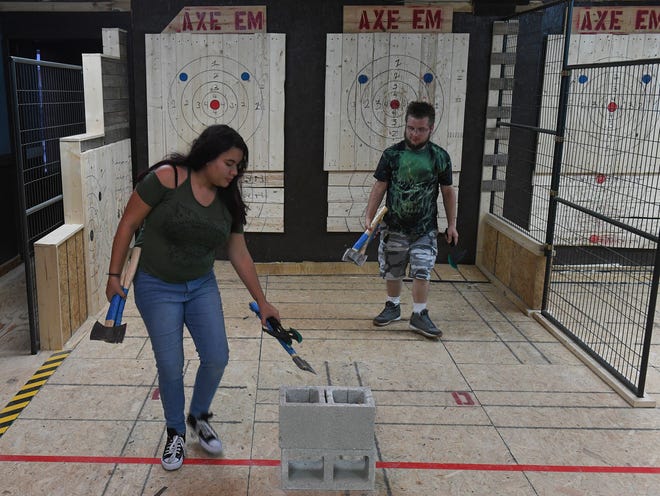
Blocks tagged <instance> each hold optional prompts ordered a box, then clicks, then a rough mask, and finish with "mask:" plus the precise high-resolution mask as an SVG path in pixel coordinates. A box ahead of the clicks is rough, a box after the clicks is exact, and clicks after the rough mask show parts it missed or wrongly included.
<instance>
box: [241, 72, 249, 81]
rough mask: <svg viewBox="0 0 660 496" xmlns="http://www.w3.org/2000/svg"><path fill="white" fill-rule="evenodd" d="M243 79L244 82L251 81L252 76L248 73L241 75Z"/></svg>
mask: <svg viewBox="0 0 660 496" xmlns="http://www.w3.org/2000/svg"><path fill="white" fill-rule="evenodd" d="M241 79H242V80H243V81H249V80H250V74H249V73H247V72H244V73H242V74H241Z"/></svg>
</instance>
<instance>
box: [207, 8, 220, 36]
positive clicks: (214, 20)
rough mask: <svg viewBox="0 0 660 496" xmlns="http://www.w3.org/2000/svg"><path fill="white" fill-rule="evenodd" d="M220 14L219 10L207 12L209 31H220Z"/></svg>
mask: <svg viewBox="0 0 660 496" xmlns="http://www.w3.org/2000/svg"><path fill="white" fill-rule="evenodd" d="M221 14H222V12H220V11H219V10H216V11H211V12H209V29H210V30H211V31H220V30H221V29H222V26H220V15H221Z"/></svg>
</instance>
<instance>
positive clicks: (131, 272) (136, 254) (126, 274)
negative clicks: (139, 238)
mask: <svg viewBox="0 0 660 496" xmlns="http://www.w3.org/2000/svg"><path fill="white" fill-rule="evenodd" d="M141 251H142V248H140V247H139V246H135V247H133V249H132V250H131V253H130V255H129V259H128V263H127V264H126V266H125V267H124V270H123V271H122V275H121V287H122V289H123V290H124V292H125V293H126V294H128V290H129V289H130V287H131V284H132V283H133V277H135V272H137V266H138V262H139V261H140V253H141ZM125 304H126V299H125V298H122V297H121V296H119V295H117V294H116V295H114V296H113V297H112V301H111V302H110V308H109V309H108V314H107V315H106V321H105V323H106V325H110V326H113V325H114V326H117V325H121V319H122V317H123V316H124V305H125ZM111 312H113V313H111ZM108 322H110V323H109V324H108Z"/></svg>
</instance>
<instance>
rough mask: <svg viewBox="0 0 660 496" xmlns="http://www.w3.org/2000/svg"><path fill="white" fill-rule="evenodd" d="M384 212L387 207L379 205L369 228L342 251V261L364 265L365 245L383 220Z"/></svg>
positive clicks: (365, 256)
mask: <svg viewBox="0 0 660 496" xmlns="http://www.w3.org/2000/svg"><path fill="white" fill-rule="evenodd" d="M386 213H387V207H386V206H382V207H380V209H379V210H378V212H376V215H375V217H374V218H373V220H372V221H371V226H370V228H369V229H367V230H365V231H364V232H363V233H362V235H361V236H360V238H359V239H358V240H357V241H356V242H355V244H354V245H353V246H352V247H350V248H348V249H347V250H346V251H345V252H344V256H342V257H341V259H342V261H344V262H353V263H354V264H356V265H359V266H360V267H362V266H363V265H364V262H366V261H367V253H366V251H367V246H369V243H370V242H371V240H372V239H373V237H374V235H375V234H376V231H377V230H378V229H377V227H378V225H379V224H380V222H381V221H382V220H383V217H384V216H385V214H386Z"/></svg>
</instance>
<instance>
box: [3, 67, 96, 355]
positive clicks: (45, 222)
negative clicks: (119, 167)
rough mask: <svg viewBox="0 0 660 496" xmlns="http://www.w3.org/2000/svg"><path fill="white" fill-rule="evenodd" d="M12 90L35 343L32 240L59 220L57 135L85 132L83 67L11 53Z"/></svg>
mask: <svg viewBox="0 0 660 496" xmlns="http://www.w3.org/2000/svg"><path fill="white" fill-rule="evenodd" d="M11 85H12V86H11V94H12V103H13V119H14V122H13V124H14V126H13V128H14V143H15V155H16V164H17V173H16V177H17V178H18V198H19V208H18V210H19V216H20V229H21V236H20V250H21V255H22V258H23V262H24V266H25V279H26V288H27V302H28V315H29V321H30V348H31V352H32V354H36V353H37V352H38V351H39V348H40V340H39V320H38V305H37V283H36V274H35V266H34V242H35V241H37V240H39V239H40V238H41V237H43V236H45V235H46V234H48V233H49V232H51V231H53V230H55V229H57V228H58V227H59V226H61V225H63V224H64V209H63V198H62V170H61V163H60V141H59V140H60V138H62V137H66V136H72V135H76V134H82V133H84V132H85V97H84V91H83V74H82V67H81V66H76V65H68V64H59V63H54V62H44V61H40V60H31V59H24V58H20V57H11Z"/></svg>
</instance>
